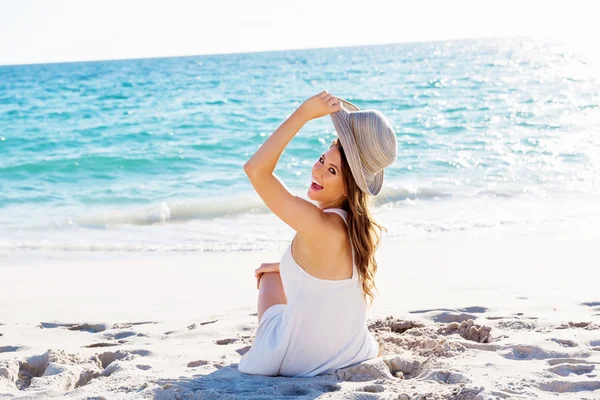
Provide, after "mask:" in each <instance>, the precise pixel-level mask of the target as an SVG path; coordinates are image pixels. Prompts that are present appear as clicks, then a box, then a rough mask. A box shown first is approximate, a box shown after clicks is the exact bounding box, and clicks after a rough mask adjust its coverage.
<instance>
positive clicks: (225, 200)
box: [0, 38, 600, 262]
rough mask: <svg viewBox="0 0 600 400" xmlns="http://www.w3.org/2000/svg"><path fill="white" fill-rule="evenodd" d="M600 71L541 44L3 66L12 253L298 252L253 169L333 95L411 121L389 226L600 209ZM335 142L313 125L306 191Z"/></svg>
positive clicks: (2, 134) (296, 185)
mask: <svg viewBox="0 0 600 400" xmlns="http://www.w3.org/2000/svg"><path fill="white" fill-rule="evenodd" d="M599 70H600V69H598V68H597V66H594V65H592V64H590V63H589V62H588V61H587V60H586V58H585V56H584V55H581V54H579V53H576V52H574V51H571V50H570V49H569V47H568V46H566V45H564V44H561V43H558V42H548V41H539V40H532V39H524V38H509V39H486V40H465V41H447V42H432V43H414V44H394V45H375V46H357V47H344V48H327V49H310V50H293V51H273V52H258V53H240V54H222V55H204V56H190V57H175V58H155V59H138V60H121V61H102V62H81V63H61V64H41V65H23V66H4V67H0V262H6V260H7V259H10V258H11V257H13V256H16V255H19V254H25V253H32V254H37V255H41V256H51V255H56V254H63V255H64V254H66V255H69V254H80V253H81V252H83V253H86V254H87V253H89V252H107V251H108V252H149V251H155V252H173V251H220V250H226V251H246V250H259V249H275V248H281V246H282V245H284V244H285V243H287V242H288V241H289V240H290V239H291V235H292V233H293V231H291V229H290V228H289V227H287V226H286V225H285V224H283V223H282V222H281V221H280V220H278V219H277V218H276V217H275V216H274V215H273V214H272V213H270V211H269V210H268V209H267V208H266V207H265V206H264V204H263V203H262V202H261V200H260V198H259V197H258V196H257V195H256V193H255V192H254V191H253V188H252V186H251V184H250V182H249V181H248V179H247V177H246V175H245V174H244V171H243V165H244V163H245V162H246V161H247V160H248V159H249V158H250V157H251V156H252V155H253V154H254V152H255V151H256V150H257V149H258V147H259V146H260V145H261V144H262V143H263V142H264V141H265V140H267V138H268V136H269V135H270V134H271V133H272V132H273V131H274V130H275V129H277V127H278V126H279V125H280V124H281V123H282V122H283V121H284V120H285V119H286V117H287V116H289V115H290V114H291V113H292V112H293V111H294V110H295V109H296V108H297V107H298V106H299V105H300V104H301V103H302V102H303V101H304V100H305V99H307V98H308V97H310V96H312V95H314V94H316V93H319V92H320V91H322V90H328V91H329V92H330V93H332V94H333V95H335V96H339V97H343V98H345V99H346V100H348V101H351V102H353V103H354V104H356V105H357V106H358V107H359V108H361V109H377V110H380V111H381V112H382V113H383V114H384V115H385V116H386V117H387V118H388V119H389V121H390V122H391V124H392V126H393V127H394V129H395V131H396V134H397V141H398V158H397V161H396V162H395V163H394V164H393V165H392V166H390V167H389V168H388V169H387V170H386V172H385V182H384V189H383V190H382V192H381V195H380V196H378V197H377V198H376V199H375V200H376V203H375V208H374V212H375V214H376V218H377V219H378V220H379V222H381V223H383V224H384V225H385V226H386V227H387V228H388V235H389V236H398V237H421V236H428V235H437V236H439V235H445V234H449V233H452V232H468V233H473V234H477V233H478V232H483V231H489V230H498V229H502V227H504V226H517V227H519V226H520V227H522V228H523V229H526V228H527V227H530V226H532V225H535V226H544V224H546V225H547V226H548V227H549V228H548V232H552V229H556V227H557V226H560V224H561V223H562V222H564V221H567V220H589V219H590V218H598V217H599V216H600V207H599V206H598V204H600V203H599V202H598V200H599V198H600V174H599V172H600V135H599V132H598V127H599V126H600V80H599V77H598V71H599ZM335 137H336V136H335V130H334V128H333V125H332V123H331V119H330V117H329V116H326V117H324V118H320V119H317V120H312V121H310V122H308V123H307V124H306V125H305V126H304V127H303V128H302V129H301V130H300V132H299V133H298V134H297V135H296V136H295V137H294V138H293V139H292V141H291V142H290V143H289V145H288V147H287V148H286V150H285V151H284V153H283V155H282V156H281V159H280V161H279V164H278V165H277V168H276V170H275V173H276V174H277V175H278V176H279V177H280V178H281V180H282V181H283V182H284V183H285V185H286V186H287V187H288V188H289V189H290V190H291V191H293V192H294V193H296V194H298V195H300V196H302V197H305V198H306V192H307V190H308V187H309V185H310V182H311V167H312V165H313V163H314V162H315V161H316V160H317V159H318V157H319V155H320V154H321V153H322V152H324V151H326V150H327V148H328V146H329V144H330V143H331V141H332V140H333V139H334V138H335ZM2 260H4V261H2Z"/></svg>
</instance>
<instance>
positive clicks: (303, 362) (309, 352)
mask: <svg viewBox="0 0 600 400" xmlns="http://www.w3.org/2000/svg"><path fill="white" fill-rule="evenodd" d="M323 211H324V212H335V213H336V214H338V215H340V216H341V217H342V218H343V219H344V222H346V224H347V223H348V221H347V217H348V216H347V211H346V210H342V209H340V208H328V209H324V210H323ZM291 249H292V244H291V243H290V245H289V246H288V248H287V249H286V251H285V252H284V253H283V256H282V257H281V261H280V264H279V273H280V275H281V280H282V283H283V288H284V290H285V293H286V297H287V300H288V303H287V304H275V305H273V306H271V307H269V308H268V309H267V310H266V311H265V312H264V314H263V315H262V316H261V319H260V323H259V325H258V328H257V330H256V337H255V339H254V343H253V344H252V346H251V348H250V350H248V351H247V352H246V353H245V354H244V355H243V356H242V358H241V360H240V362H239V365H238V370H239V371H240V372H244V373H247V374H256V375H267V376H278V375H281V376H288V377H311V376H315V375H319V374H324V373H330V372H333V371H335V370H336V369H339V368H343V367H347V366H350V365H353V364H356V363H359V362H362V361H364V360H368V359H371V358H375V357H377V356H378V354H379V344H378V343H377V341H376V340H375V338H374V337H373V336H372V335H371V332H370V331H369V330H368V329H367V324H366V308H367V303H366V301H365V299H364V297H363V289H362V280H361V279H359V275H358V270H357V268H356V264H355V262H354V258H355V257H354V249H352V260H353V263H352V264H353V267H352V268H353V274H352V278H349V279H343V280H326V279H319V278H317V277H314V276H312V275H310V274H309V273H308V272H306V271H305V270H304V269H303V268H302V267H300V265H298V264H297V263H296V261H295V260H294V258H293V257H292V250H291Z"/></svg>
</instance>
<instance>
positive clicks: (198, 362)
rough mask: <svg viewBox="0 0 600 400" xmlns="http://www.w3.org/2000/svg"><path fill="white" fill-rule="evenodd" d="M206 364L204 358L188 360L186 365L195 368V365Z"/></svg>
mask: <svg viewBox="0 0 600 400" xmlns="http://www.w3.org/2000/svg"><path fill="white" fill-rule="evenodd" d="M206 364H208V361H206V360H196V361H190V362H189V363H188V365H187V366H188V368H195V367H201V366H203V365H206Z"/></svg>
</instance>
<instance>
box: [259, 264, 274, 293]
mask: <svg viewBox="0 0 600 400" xmlns="http://www.w3.org/2000/svg"><path fill="white" fill-rule="evenodd" d="M267 272H279V263H262V264H261V265H260V267H259V268H257V269H256V270H255V271H254V276H256V288H257V289H258V287H259V284H260V278H261V277H262V274H265V273H267Z"/></svg>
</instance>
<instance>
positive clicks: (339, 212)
mask: <svg viewBox="0 0 600 400" xmlns="http://www.w3.org/2000/svg"><path fill="white" fill-rule="evenodd" d="M323 212H333V213H336V214H337V215H340V216H341V217H342V218H343V219H344V222H345V223H346V226H348V211H346V210H342V209H341V208H325V209H324V210H323Z"/></svg>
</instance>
